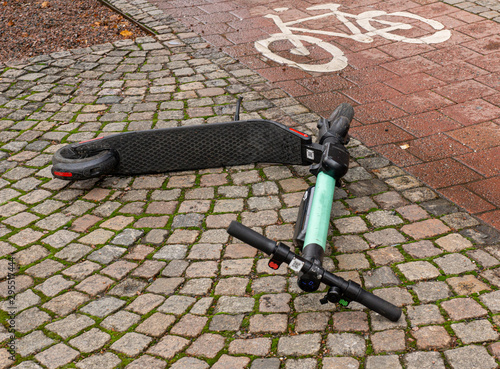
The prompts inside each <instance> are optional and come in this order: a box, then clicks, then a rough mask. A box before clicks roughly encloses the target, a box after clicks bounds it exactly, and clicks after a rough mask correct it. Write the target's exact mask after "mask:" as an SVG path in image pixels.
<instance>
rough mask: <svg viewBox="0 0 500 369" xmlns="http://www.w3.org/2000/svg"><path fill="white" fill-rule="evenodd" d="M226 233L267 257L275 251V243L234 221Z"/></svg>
mask: <svg viewBox="0 0 500 369" xmlns="http://www.w3.org/2000/svg"><path fill="white" fill-rule="evenodd" d="M227 233H229V234H230V235H231V236H233V237H236V238H237V239H239V240H241V241H243V242H245V243H247V244H249V245H250V246H253V247H255V248H256V249H258V250H260V251H262V252H265V253H266V254H268V255H271V254H273V253H274V250H275V249H276V242H274V241H273V240H270V239H269V238H267V237H265V236H263V235H261V234H260V233H257V232H255V231H254V230H253V229H250V228H248V227H245V226H244V225H243V224H241V223H238V222H236V221H234V220H233V221H232V222H231V224H230V225H229V228H228V229H227Z"/></svg>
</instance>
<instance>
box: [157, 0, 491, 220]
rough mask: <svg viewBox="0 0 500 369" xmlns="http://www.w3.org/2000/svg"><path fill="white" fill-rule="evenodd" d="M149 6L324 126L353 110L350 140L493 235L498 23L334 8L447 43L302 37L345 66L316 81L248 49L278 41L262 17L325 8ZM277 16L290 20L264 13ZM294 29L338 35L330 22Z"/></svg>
mask: <svg viewBox="0 0 500 369" xmlns="http://www.w3.org/2000/svg"><path fill="white" fill-rule="evenodd" d="M150 1H152V2H154V3H155V4H156V5H158V7H159V8H161V9H163V10H164V11H165V12H166V13H167V14H170V15H173V16H175V17H177V18H178V19H179V20H181V21H182V22H183V23H184V24H185V25H187V26H189V27H191V28H192V29H193V30H194V31H196V32H197V33H199V34H200V35H201V36H203V37H204V38H205V39H206V40H207V41H208V42H210V43H212V44H213V45H215V46H217V47H220V48H221V49H222V50H223V51H225V52H227V53H228V54H230V55H232V56H233V57H235V58H237V59H239V61H240V62H242V63H244V64H246V65H247V66H248V67H249V68H251V69H253V70H255V71H257V72H258V73H259V74H261V75H262V76H263V77H265V78H267V79H268V81H269V82H270V84H271V85H274V86H276V87H279V88H281V89H282V90H283V91H285V92H286V93H288V94H289V95H291V96H293V97H295V98H297V99H298V100H299V101H300V102H301V103H303V104H304V105H305V106H307V107H308V108H309V109H311V110H312V111H314V112H316V113H318V114H320V115H323V116H328V115H329V114H330V113H331V111H332V110H333V109H334V108H335V107H336V106H337V105H338V104H339V103H341V102H350V103H352V104H353V105H354V107H355V112H356V114H355V122H353V128H352V130H351V131H352V132H351V133H352V135H353V136H354V137H356V138H358V139H360V140H361V141H362V142H363V143H365V144H366V145H367V146H369V147H371V148H372V149H373V150H375V151H377V152H379V153H381V154H382V155H384V156H385V157H387V158H388V159H389V160H391V161H393V162H394V163H395V164H396V165H398V166H401V167H403V168H404V169H406V170H407V171H409V172H410V173H412V174H414V175H415V176H417V177H418V178H419V179H420V180H422V181H423V182H425V183H426V184H428V185H429V186H431V187H433V188H435V189H437V190H438V192H440V193H441V194H442V195H444V196H445V197H447V198H449V199H450V200H452V201H454V202H455V203H457V204H458V205H460V206H462V207H463V208H464V209H466V210H467V211H469V212H470V213H472V214H475V215H477V216H478V217H479V218H480V219H482V220H483V221H484V222H486V223H488V224H490V225H492V226H494V227H496V228H497V229H500V24H499V23H496V22H494V21H491V20H487V19H484V18H482V17H480V16H477V15H474V14H471V13H468V12H466V11H464V10H461V9H459V8H458V7H454V6H451V5H447V4H444V3H442V2H439V1H435V0H413V1H405V2H396V1H372V0H364V1H354V0H350V1H343V2H342V5H341V7H340V8H339V10H341V11H345V12H348V13H352V14H359V13H361V12H363V11H367V10H385V11H387V12H395V11H408V12H411V13H413V14H417V15H420V16H422V17H425V18H428V19H433V20H436V21H439V22H441V23H442V24H443V25H444V26H445V29H448V30H451V37H450V39H449V40H447V41H445V42H442V43H438V44H409V43H403V42H397V41H390V40H387V39H385V38H382V37H379V36H374V37H373V40H374V42H373V43H360V42H356V41H354V40H351V39H346V38H340V37H332V36H318V35H312V34H307V35H312V36H315V37H316V36H317V37H319V38H322V39H323V40H325V41H327V42H329V43H332V44H333V45H335V46H337V47H338V48H340V49H341V50H342V51H343V52H344V54H345V56H346V57H347V58H348V62H349V66H348V67H346V68H345V69H343V70H342V71H339V72H330V73H323V74H320V73H310V72H307V71H302V70H300V69H296V68H292V67H288V66H284V65H281V64H278V63H275V62H273V61H271V60H268V59H267V58H265V57H264V56H263V55H262V54H260V53H259V52H258V51H257V50H256V49H255V47H254V42H255V41H257V40H260V39H265V38H268V37H269V35H270V34H272V33H279V29H278V27H277V26H276V25H275V24H274V22H273V21H272V20H271V19H268V18H264V16H265V15H266V14H279V16H280V17H281V19H282V20H284V21H288V20H296V19H300V18H304V17H306V16H310V15H317V14H322V13H324V12H327V11H326V10H325V11H318V10H307V8H308V7H311V6H314V5H318V4H326V3H329V1H326V0H308V1H304V0H298V1H294V2H289V1H266V2H263V1H252V0H246V1H243V0H231V1H224V0H182V1H181V0H174V1H171V0H169V1H166V0H150ZM283 7H289V8H290V10H288V11H285V12H280V13H276V12H275V11H274V10H273V9H275V8H283ZM404 21H405V22H407V23H410V24H412V25H413V26H414V28H413V29H412V30H409V31H407V32H412V34H413V35H415V36H420V35H423V34H425V33H426V32H428V31H430V30H431V28H430V27H429V26H428V25H426V24H422V22H419V21H417V20H410V19H407V18H404ZM297 26H299V25H297ZM303 26H306V27H308V28H311V29H321V30H326V29H328V30H330V31H331V30H334V29H335V30H336V31H337V32H347V30H346V28H345V27H344V26H343V25H342V24H340V22H339V21H337V20H335V19H333V18H331V17H330V18H323V19H318V20H316V21H313V22H307V24H304V25H303ZM296 34H300V33H299V32H297V33H296ZM279 44H280V47H281V48H283V49H287V48H288V47H289V46H288V45H286V42H284V41H282V42H280V43H279ZM311 55H316V54H311ZM319 55H320V54H318V56H317V57H318V58H319V57H324V54H323V56H319ZM288 56H289V57H290V56H291V54H288ZM302 59H304V57H302ZM301 62H302V61H301ZM323 62H325V61H323ZM405 144H406V145H409V147H408V148H407V149H403V148H406V146H405Z"/></svg>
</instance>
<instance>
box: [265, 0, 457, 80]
mask: <svg viewBox="0 0 500 369" xmlns="http://www.w3.org/2000/svg"><path fill="white" fill-rule="evenodd" d="M339 7H340V4H323V5H317V6H313V7H310V8H307V10H330V12H328V13H324V14H320V15H316V16H311V17H307V18H302V19H297V20H294V21H290V22H283V21H282V20H281V18H280V17H279V16H278V15H274V14H268V15H266V16H265V17H266V18H270V19H272V20H273V21H274V22H275V23H276V25H277V26H278V27H279V29H280V30H281V32H282V33H275V34H272V35H271V37H269V38H267V39H265V40H259V41H256V42H255V48H256V49H257V50H258V51H259V52H261V53H262V54H264V56H266V57H267V58H269V59H271V60H274V61H275V62H277V63H280V64H287V65H289V66H292V67H296V68H300V69H302V70H306V71H310V72H334V71H338V70H342V69H344V68H345V67H346V66H347V58H346V57H345V56H344V53H343V52H342V50H340V49H339V48H338V47H336V46H334V45H332V44H330V43H328V42H325V41H323V40H322V39H320V38H317V37H313V36H306V35H296V34H294V33H293V32H308V33H313V34H318V35H326V36H337V37H343V38H349V39H352V40H355V41H358V42H363V43H370V42H373V41H374V40H373V36H377V35H378V36H381V37H384V38H386V39H388V40H393V41H401V42H407V43H413V44H435V43H440V42H444V41H446V40H448V39H449V38H450V36H451V32H450V31H449V30H445V29H443V28H444V26H443V25H442V24H441V23H440V22H438V21H435V20H431V19H426V18H423V17H421V16H419V15H415V14H412V13H408V12H394V13H387V12H385V11H382V10H370V11H366V12H363V13H360V14H358V15H355V14H349V13H344V12H341V11H339V10H338V8H339ZM286 10H288V8H278V9H275V11H277V12H283V11H286ZM330 16H334V17H336V18H337V19H338V20H339V21H341V22H342V23H343V24H344V25H345V26H346V27H347V28H348V29H349V31H350V32H351V33H352V34H346V33H339V32H330V31H322V30H313V29H307V28H299V27H294V25H296V24H298V23H303V22H307V21H315V20H318V19H322V18H325V17H330ZM390 16H394V17H405V18H410V19H411V20H412V22H415V20H417V21H421V22H423V23H425V24H427V25H428V26H430V27H431V28H432V29H433V31H436V32H434V33H432V34H430V35H426V36H423V37H417V38H411V37H405V36H402V35H400V34H397V33H393V32H394V31H398V30H409V29H412V28H413V26H412V25H411V24H407V23H401V22H394V21H388V20H387V18H388V17H390ZM380 17H384V18H380ZM348 18H352V19H354V20H355V23H356V24H357V26H356V24H354V23H353V22H351V21H350V20H349V19H348ZM375 25H377V26H378V27H380V26H381V25H382V28H376V27H375ZM358 26H359V27H361V28H362V29H364V30H365V31H366V33H363V32H362V30H361V29H360V28H359V27H358ZM283 40H285V41H289V42H291V43H292V44H293V48H292V49H291V50H290V53H292V54H294V55H299V56H308V55H310V52H309V50H308V49H307V47H306V46H305V45H304V43H303V42H306V43H308V44H312V45H316V46H318V47H320V48H322V49H323V50H325V51H326V52H327V53H329V54H331V55H332V60H330V61H329V62H328V63H324V64H303V63H299V62H295V61H293V60H290V59H287V58H285V57H282V56H280V55H278V54H276V53H275V52H273V51H271V48H270V45H271V43H273V42H275V41H283Z"/></svg>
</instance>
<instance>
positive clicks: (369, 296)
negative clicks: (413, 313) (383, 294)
mask: <svg viewBox="0 0 500 369" xmlns="http://www.w3.org/2000/svg"><path fill="white" fill-rule="evenodd" d="M355 301H357V302H359V303H360V304H362V305H364V306H366V307H367V308H368V309H370V310H373V311H375V312H377V313H379V314H380V315H382V316H384V317H386V318H387V319H389V320H391V321H393V322H397V321H398V320H399V318H400V317H401V309H400V308H398V307H397V306H394V305H393V304H391V303H390V302H388V301H385V300H383V299H381V298H380V297H378V296H376V295H374V294H373V293H370V292H368V291H365V290H363V289H362V288H359V291H358V296H357V298H356V299H355Z"/></svg>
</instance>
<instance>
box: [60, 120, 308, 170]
mask: <svg viewBox="0 0 500 369" xmlns="http://www.w3.org/2000/svg"><path fill="white" fill-rule="evenodd" d="M310 143H311V138H310V136H308V135H306V134H304V133H301V132H299V131H296V130H294V129H291V128H288V127H286V126H284V125H282V124H280V123H277V122H273V121H268V120H247V121H233V122H227V123H214V124H206V125H197V126H184V127H174V128H164V129H153V130H148V131H136V132H126V133H119V134H115V135H110V136H106V137H102V138H97V139H93V140H90V141H84V142H81V143H76V144H71V145H68V146H65V147H64V148H63V149H62V150H64V149H65V148H66V152H68V149H69V150H70V152H71V153H72V156H73V157H74V158H87V157H91V156H93V155H95V154H96V153H98V152H100V151H103V150H112V151H113V152H114V154H115V156H116V157H117V161H118V163H117V165H116V166H115V167H114V169H113V170H112V172H111V173H105V174H114V175H137V174H147V173H162V172H170V171H180V170H195V169H206V168H217V167H224V166H234V165H245V164H250V163H281V164H295V165H306V164H308V163H310V161H308V160H307V159H306V158H305V154H304V151H305V149H304V147H305V145H308V144H310ZM75 155H76V156H75ZM54 163H56V161H55V160H54ZM57 165H58V168H59V169H58V170H60V171H61V170H62V171H64V163H58V164H57Z"/></svg>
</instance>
